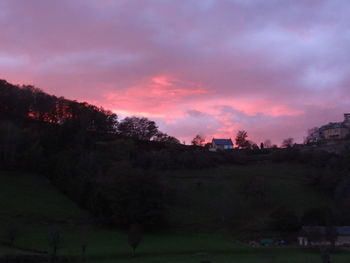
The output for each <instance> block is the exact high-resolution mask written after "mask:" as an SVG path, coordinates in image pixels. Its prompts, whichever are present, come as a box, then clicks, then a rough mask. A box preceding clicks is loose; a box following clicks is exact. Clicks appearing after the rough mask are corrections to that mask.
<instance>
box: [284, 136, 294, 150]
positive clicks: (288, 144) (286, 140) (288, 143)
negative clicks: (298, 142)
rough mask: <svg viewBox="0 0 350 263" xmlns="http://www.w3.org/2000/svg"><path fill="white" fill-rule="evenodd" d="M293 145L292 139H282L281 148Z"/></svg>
mask: <svg viewBox="0 0 350 263" xmlns="http://www.w3.org/2000/svg"><path fill="white" fill-rule="evenodd" d="M293 145H294V139H293V138H287V139H284V140H283V142H282V147H283V148H290V147H292V146H293Z"/></svg>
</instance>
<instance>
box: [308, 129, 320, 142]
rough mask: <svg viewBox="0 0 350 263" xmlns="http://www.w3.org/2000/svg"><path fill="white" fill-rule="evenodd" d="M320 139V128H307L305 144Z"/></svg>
mask: <svg viewBox="0 0 350 263" xmlns="http://www.w3.org/2000/svg"><path fill="white" fill-rule="evenodd" d="M320 139H321V134H320V129H319V128H318V127H314V128H311V129H308V131H307V136H306V138H305V140H304V143H305V144H308V143H317V142H318V141H320Z"/></svg>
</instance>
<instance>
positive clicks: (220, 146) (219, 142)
mask: <svg viewBox="0 0 350 263" xmlns="http://www.w3.org/2000/svg"><path fill="white" fill-rule="evenodd" d="M232 149H233V142H232V140H231V138H230V139H215V138H213V140H212V141H211V147H210V148H209V151H212V152H216V151H223V150H232Z"/></svg>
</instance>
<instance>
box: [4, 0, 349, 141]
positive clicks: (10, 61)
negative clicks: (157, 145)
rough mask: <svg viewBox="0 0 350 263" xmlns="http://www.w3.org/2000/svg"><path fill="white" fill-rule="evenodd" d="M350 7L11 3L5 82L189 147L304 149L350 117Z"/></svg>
mask: <svg viewBox="0 0 350 263" xmlns="http://www.w3.org/2000/svg"><path fill="white" fill-rule="evenodd" d="M349 14H350V1H348V0H298V1H295V0H74V1H72V0H60V1H56V0H31V1H28V0H1V1H0V32H1V38H0V79H5V80H7V81H9V82H11V83H14V84H31V85H34V86H36V87H38V88H40V89H42V90H44V91H46V92H48V93H50V94H54V95H56V96H64V97H66V98H69V99H76V100H79V101H87V102H89V103H92V104H96V105H98V106H102V107H104V108H106V109H110V110H112V111H114V112H115V113H117V114H118V116H119V118H120V119H123V118H124V117H125V116H144V117H147V118H150V119H152V120H155V121H156V122H157V124H158V125H159V128H160V130H162V131H163V132H166V133H168V134H170V135H173V136H176V137H177V138H179V139H180V140H181V141H186V143H190V141H191V139H192V138H193V137H194V136H195V135H196V134H201V135H202V136H204V137H205V138H206V140H207V141H210V140H211V138H212V137H215V138H230V137H231V138H234V137H235V134H236V133H237V131H238V130H246V131H247V132H248V135H249V139H250V140H252V141H254V142H256V143H260V142H262V141H264V140H266V139H270V140H271V141H272V143H275V144H278V145H280V144H281V141H282V140H283V139H284V138H288V137H293V138H295V140H296V141H297V142H302V141H303V138H304V137H305V136H306V134H307V130H308V129H309V128H312V127H315V126H321V125H323V124H326V123H328V122H331V121H342V119H343V113H345V112H350V74H349V73H350V16H349Z"/></svg>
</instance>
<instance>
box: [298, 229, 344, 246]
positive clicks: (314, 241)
mask: <svg viewBox="0 0 350 263" xmlns="http://www.w3.org/2000/svg"><path fill="white" fill-rule="evenodd" d="M332 242H334V245H335V246H339V247H342V246H349V245H350V226H328V227H326V226H303V227H302V230H301V232H300V234H299V236H298V243H299V245H300V246H303V247H308V246H311V247H315V246H330V245H331V243H332Z"/></svg>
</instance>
